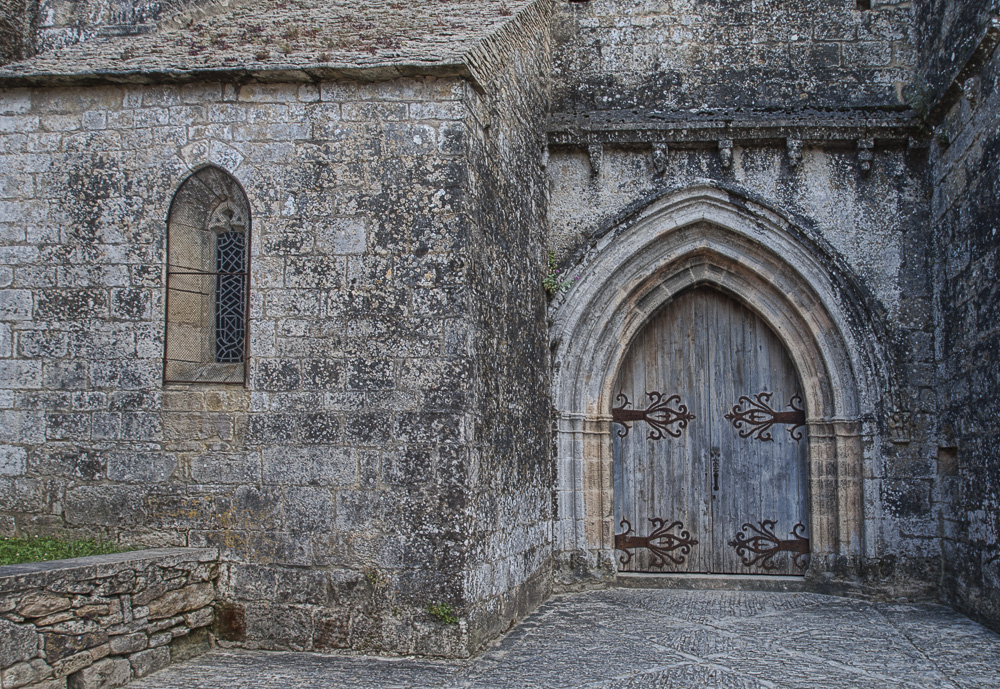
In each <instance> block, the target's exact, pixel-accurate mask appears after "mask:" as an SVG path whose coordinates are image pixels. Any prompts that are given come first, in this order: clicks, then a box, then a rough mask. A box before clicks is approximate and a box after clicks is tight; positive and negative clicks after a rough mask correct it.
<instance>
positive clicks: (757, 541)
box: [612, 287, 809, 574]
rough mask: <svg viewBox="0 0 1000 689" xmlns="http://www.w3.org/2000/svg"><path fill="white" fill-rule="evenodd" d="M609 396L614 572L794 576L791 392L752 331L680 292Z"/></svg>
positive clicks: (796, 539) (797, 524)
mask: <svg viewBox="0 0 1000 689" xmlns="http://www.w3.org/2000/svg"><path fill="white" fill-rule="evenodd" d="M615 393H616V394H617V395H618V401H617V402H616V407H615V409H614V411H613V414H612V415H613V418H614V421H615V423H613V424H612V428H613V434H614V490H615V522H616V523H617V524H618V528H617V529H616V531H617V533H616V535H615V547H616V548H617V549H619V551H620V552H619V571H631V572H713V573H737V574H802V573H803V572H804V570H805V567H806V565H807V563H808V557H809V541H808V524H809V520H808V513H807V505H808V494H807V483H806V479H807V476H806V438H805V432H804V431H805V428H804V425H803V424H804V423H805V412H804V411H803V407H802V397H801V393H802V390H801V384H800V382H799V377H798V374H797V373H796V370H795V367H794V365H793V364H792V361H791V359H790V358H789V356H788V352H787V351H786V349H785V347H784V345H783V344H782V343H781V341H780V340H779V339H778V337H777V336H776V335H775V334H774V333H773V332H772V331H771V329H770V328H769V327H768V326H767V325H766V324H765V323H764V322H763V321H762V320H761V319H760V317H758V316H757V315H756V314H755V313H753V312H752V311H750V309H748V308H746V307H745V306H743V305H742V304H740V303H739V302H737V301H735V300H734V299H731V298H729V297H728V296H726V295H724V294H722V293H721V292H719V291H717V290H714V289H711V288H708V287H699V288H695V289H691V290H688V291H686V292H683V293H682V294H680V295H678V296H677V297H676V298H675V299H673V300H672V301H671V302H670V303H669V304H668V305H667V306H665V307H664V308H663V309H662V310H661V311H660V312H658V313H657V314H656V315H655V316H653V318H651V319H650V321H649V323H647V324H646V326H645V327H644V328H643V330H642V331H641V332H640V333H639V335H638V336H637V337H636V339H635V340H634V341H633V343H632V345H631V347H630V349H629V351H628V353H627V355H626V357H625V360H624V361H623V363H622V367H621V369H620V371H619V374H618V380H617V383H616V386H615Z"/></svg>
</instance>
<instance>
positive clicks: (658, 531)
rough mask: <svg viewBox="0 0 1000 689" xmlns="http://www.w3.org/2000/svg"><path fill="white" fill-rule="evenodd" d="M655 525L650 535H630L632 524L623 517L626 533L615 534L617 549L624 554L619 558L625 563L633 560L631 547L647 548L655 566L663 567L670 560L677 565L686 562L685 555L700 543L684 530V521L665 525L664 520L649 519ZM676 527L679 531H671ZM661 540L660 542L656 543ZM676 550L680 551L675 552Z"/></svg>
mask: <svg viewBox="0 0 1000 689" xmlns="http://www.w3.org/2000/svg"><path fill="white" fill-rule="evenodd" d="M649 522H650V524H652V525H653V530H652V531H651V532H650V534H649V535H648V536H635V535H629V534H631V532H632V524H631V523H630V522H629V521H628V520H627V519H622V521H621V524H620V525H619V526H621V527H622V528H624V529H625V533H620V534H615V549H616V550H621V551H622V552H623V553H624V554H623V555H622V556H621V557H619V558H618V561H619V562H621V563H622V564H623V565H627V564H628V563H629V562H631V561H632V553H631V549H633V548H647V549H648V550H649V552H650V556H651V557H652V562H651V563H650V564H651V565H652V566H653V567H663V566H664V565H666V564H667V560H670V561H671V562H673V563H674V564H675V565H682V564H684V556H685V555H688V554H690V553H691V546H693V545H698V541H696V540H695V539H693V538H691V534H690V533H688V532H687V531H685V530H684V524H683V523H682V522H671V523H670V524H669V525H666V526H664V523H665V522H664V520H663V519H658V518H657V517H653V518H652V519H650V520H649ZM675 528H677V529H679V530H680V532H679V533H671V532H672V531H673V530H674V529H675ZM654 541H659V543H654ZM674 551H680V552H679V553H678V554H676V555H675V554H674Z"/></svg>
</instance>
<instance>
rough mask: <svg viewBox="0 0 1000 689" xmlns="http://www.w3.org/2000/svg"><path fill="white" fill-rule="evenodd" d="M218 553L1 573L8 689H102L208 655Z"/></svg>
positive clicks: (151, 555)
mask: <svg viewBox="0 0 1000 689" xmlns="http://www.w3.org/2000/svg"><path fill="white" fill-rule="evenodd" d="M217 558H218V552H217V551H215V550H214V549H208V548H206V549H199V550H181V549H166V550H148V551H143V552H138V553H122V554H118V555H99V556H95V557H86V558H78V559H76V560H60V561H56V562H40V563H32V564H25V565H11V566H7V567H0V639H3V641H2V642H0V687H3V689H17V688H21V687H23V688H24V689H58V688H60V687H62V688H65V687H70V688H71V689H99V688H101V687H119V686H122V685H124V684H126V683H127V682H128V681H129V680H131V679H137V678H139V677H144V676H145V675H148V674H149V673H150V672H153V671H155V670H159V669H160V668H163V667H166V666H167V665H169V664H170V663H171V662H178V661H181V660H185V659H187V658H191V657H193V656H196V655H198V654H200V653H203V652H204V651H206V650H208V648H209V645H210V631H209V630H210V626H211V625H212V623H213V621H214V617H215V612H214V610H213V607H212V603H213V601H214V600H215V580H216V577H217V574H218V571H217V570H218V565H217V563H216V560H217Z"/></svg>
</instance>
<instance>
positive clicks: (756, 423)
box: [726, 392, 806, 441]
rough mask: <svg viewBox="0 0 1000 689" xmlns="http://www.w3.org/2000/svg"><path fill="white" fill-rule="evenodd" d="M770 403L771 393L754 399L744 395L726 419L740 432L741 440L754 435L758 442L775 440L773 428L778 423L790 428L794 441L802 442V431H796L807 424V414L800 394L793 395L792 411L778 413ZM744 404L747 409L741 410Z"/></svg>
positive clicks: (790, 401) (790, 407) (759, 394)
mask: <svg viewBox="0 0 1000 689" xmlns="http://www.w3.org/2000/svg"><path fill="white" fill-rule="evenodd" d="M770 402H771V393H770V392H760V393H757V394H756V395H754V396H753V397H752V398H751V397H748V396H747V395H743V396H741V397H740V399H739V402H738V403H737V404H736V406H734V407H733V410H732V411H731V412H729V413H728V414H726V418H727V419H728V420H730V421H732V422H733V427H734V428H736V429H737V430H739V432H740V437H741V438H749V437H750V436H751V435H752V436H754V437H755V438H756V439H757V440H774V438H772V437H771V426H773V425H774V424H776V423H778V424H787V425H788V426H789V429H788V434H789V435H790V436H792V439H793V440H795V441H799V440H802V431H797V430H795V429H797V428H799V427H801V426H804V425H805V423H806V412H805V410H804V409H803V408H802V397H801V396H800V395H799V393H795V394H794V395H792V399H791V400H789V402H788V408H789V409H791V411H776V410H775V409H773V408H771V404H770ZM744 404H745V405H746V409H741V407H742V406H743V405H744ZM744 426H745V428H744Z"/></svg>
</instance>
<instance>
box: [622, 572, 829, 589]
mask: <svg viewBox="0 0 1000 689" xmlns="http://www.w3.org/2000/svg"><path fill="white" fill-rule="evenodd" d="M615 584H616V585H618V586H620V587H622V588H634V589H643V588H649V589H694V590H727V589H728V590H730V591H779V592H780V591H787V592H791V593H802V592H806V591H813V590H815V587H814V586H812V585H810V582H807V581H806V579H805V577H799V576H790V575H778V574H775V575H770V574H688V573H684V572H672V573H669V574H660V573H657V572H649V573H645V572H619V573H618V574H617V575H616V576H615Z"/></svg>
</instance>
